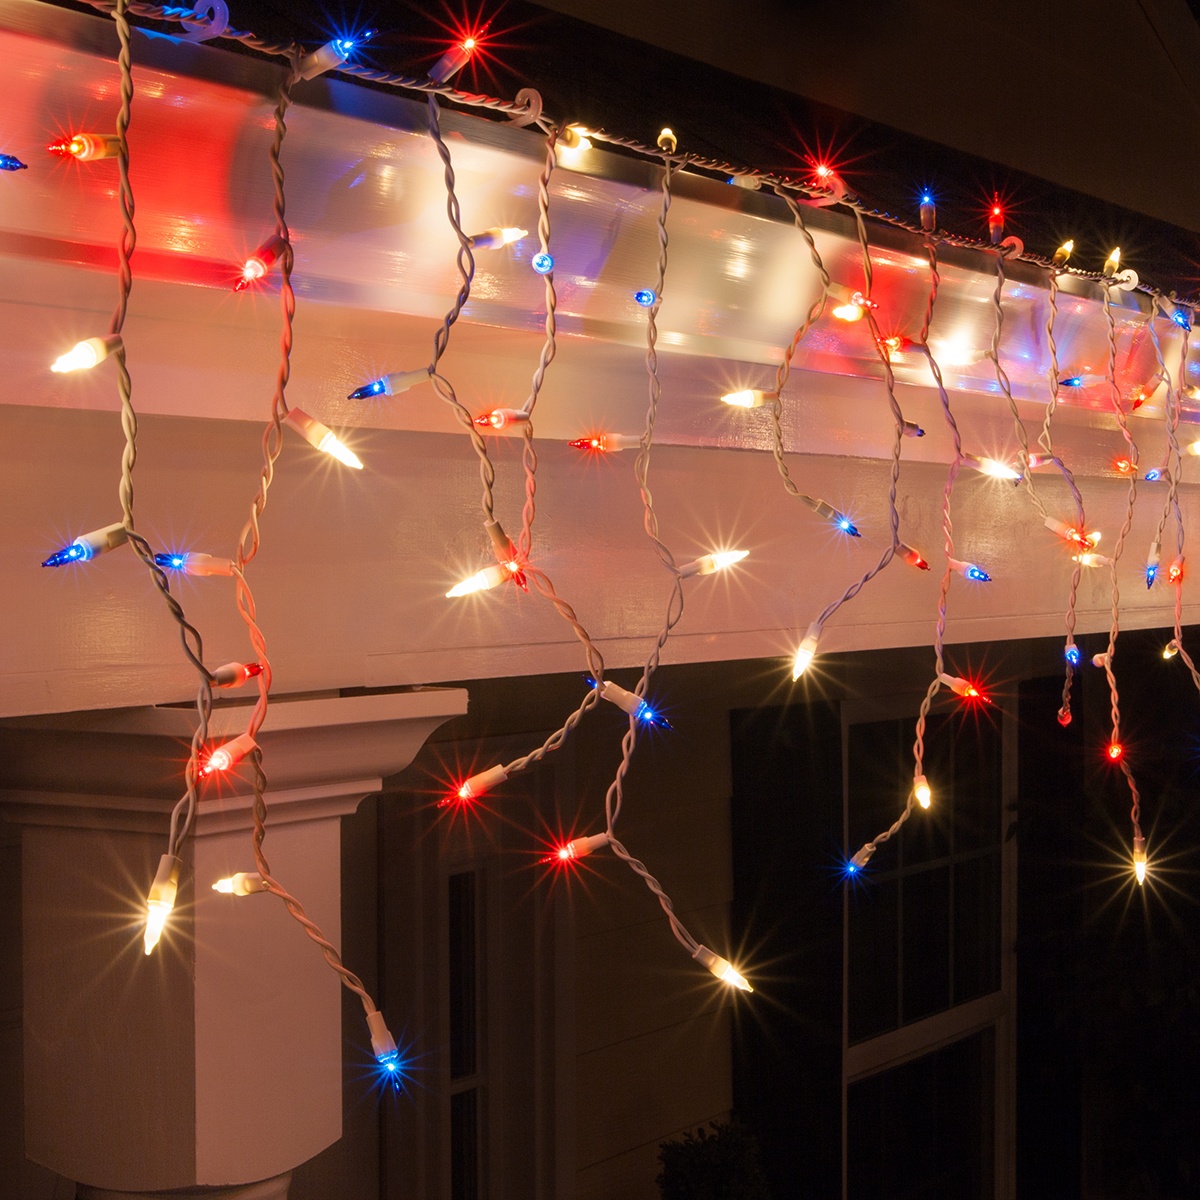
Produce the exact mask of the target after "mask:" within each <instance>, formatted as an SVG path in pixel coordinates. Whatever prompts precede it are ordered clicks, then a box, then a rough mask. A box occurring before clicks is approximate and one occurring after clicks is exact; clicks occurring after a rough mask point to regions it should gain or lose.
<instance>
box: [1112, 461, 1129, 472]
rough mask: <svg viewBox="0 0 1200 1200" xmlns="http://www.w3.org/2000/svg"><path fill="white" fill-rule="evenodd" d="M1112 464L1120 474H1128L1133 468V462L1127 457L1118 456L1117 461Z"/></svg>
mask: <svg viewBox="0 0 1200 1200" xmlns="http://www.w3.org/2000/svg"><path fill="white" fill-rule="evenodd" d="M1113 466H1114V467H1116V468H1117V470H1118V472H1120V474H1122V475H1128V474H1129V472H1130V471H1132V470H1133V463H1131V462H1130V461H1129V459H1127V458H1118V459H1117V461H1116V462H1115V463H1113Z"/></svg>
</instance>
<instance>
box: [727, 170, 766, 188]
mask: <svg viewBox="0 0 1200 1200" xmlns="http://www.w3.org/2000/svg"><path fill="white" fill-rule="evenodd" d="M725 182H726V183H731V184H733V186H734V187H740V188H745V190H746V191H748V192H757V191H759V190H760V189H761V187H762V180H761V179H759V177H758V176H757V175H746V174H743V175H730V176H729V178H728V179H726V180H725Z"/></svg>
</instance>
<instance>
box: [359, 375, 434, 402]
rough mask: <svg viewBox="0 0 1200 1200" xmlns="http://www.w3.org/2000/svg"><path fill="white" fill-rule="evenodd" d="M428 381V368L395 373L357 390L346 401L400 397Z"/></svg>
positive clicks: (382, 376) (381, 377)
mask: <svg viewBox="0 0 1200 1200" xmlns="http://www.w3.org/2000/svg"><path fill="white" fill-rule="evenodd" d="M428 379H429V368H428V367H419V368H418V369H417V370H415V371H393V372H392V373H391V374H390V375H381V376H380V377H379V378H378V379H375V380H372V381H371V382H370V383H364V384H363V385H362V387H360V388H355V389H354V391H352V392H351V393H350V395H348V396H347V397H346V399H347V400H367V399H369V398H370V397H371V396H398V395H400V393H401V392H407V391H408V390H409V388H414V387H416V386H417V384H418V383H425V382H426V381H427V380H428Z"/></svg>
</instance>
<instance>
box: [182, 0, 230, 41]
mask: <svg viewBox="0 0 1200 1200" xmlns="http://www.w3.org/2000/svg"><path fill="white" fill-rule="evenodd" d="M179 20H180V21H181V22H182V23H183V26H184V29H185V30H186V31H187V32H186V33H179V34H176V35H175V36H176V37H177V38H179V40H180V41H181V42H207V41H208V40H209V39H210V38H216V37H220V36H221V35H222V34H223V33H224V32H225V30H226V29H228V28H229V7H228V5H226V4H225V2H224V0H207V3H201V4H197V5H195V6H194V11H193V15H191V16H186V17H185V16H181V17H180V18H179Z"/></svg>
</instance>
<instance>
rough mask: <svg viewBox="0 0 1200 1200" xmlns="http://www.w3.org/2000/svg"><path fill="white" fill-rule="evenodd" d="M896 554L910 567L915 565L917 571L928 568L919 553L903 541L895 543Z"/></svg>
mask: <svg viewBox="0 0 1200 1200" xmlns="http://www.w3.org/2000/svg"><path fill="white" fill-rule="evenodd" d="M896 556H897V557H898V558H901V559H903V560H904V561H905V562H906V563H908V565H909V566H910V567H916V568H917V570H918V571H928V570H929V564H928V563H927V562H926V561H925V560H924V559H923V558H922V557H921V555H920V554H918V553H917V551H916V550H914V549H913V548H912V547H911V546H909V545H907V544H906V543H904V542H897V543H896Z"/></svg>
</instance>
